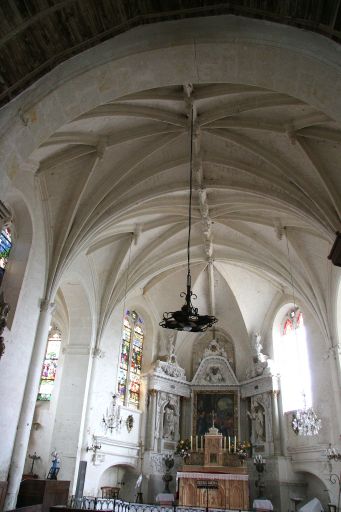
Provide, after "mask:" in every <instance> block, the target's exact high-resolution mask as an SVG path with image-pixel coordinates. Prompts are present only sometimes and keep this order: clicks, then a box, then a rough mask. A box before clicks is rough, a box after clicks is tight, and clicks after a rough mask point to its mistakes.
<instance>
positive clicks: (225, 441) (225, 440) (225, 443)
mask: <svg viewBox="0 0 341 512" xmlns="http://www.w3.org/2000/svg"><path fill="white" fill-rule="evenodd" d="M224 451H226V437H225V436H224Z"/></svg>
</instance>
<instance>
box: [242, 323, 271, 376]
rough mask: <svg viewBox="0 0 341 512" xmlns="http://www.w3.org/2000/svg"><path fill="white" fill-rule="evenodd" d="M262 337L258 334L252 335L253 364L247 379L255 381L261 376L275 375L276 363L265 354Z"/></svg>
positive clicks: (247, 371)
mask: <svg viewBox="0 0 341 512" xmlns="http://www.w3.org/2000/svg"><path fill="white" fill-rule="evenodd" d="M261 340H262V338H261V336H260V334H258V333H255V334H253V335H252V340H251V344H252V361H253V364H252V366H251V367H250V368H248V369H247V370H246V378H247V379H253V378H254V377H260V376H261V375H273V373H274V363H273V361H272V359H270V358H269V356H267V355H266V354H263V352H262V349H263V346H262V344H261Z"/></svg>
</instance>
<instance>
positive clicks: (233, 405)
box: [193, 391, 238, 436]
mask: <svg viewBox="0 0 341 512" xmlns="http://www.w3.org/2000/svg"><path fill="white" fill-rule="evenodd" d="M193 405H194V417H193V420H194V421H193V434H194V435H196V436H204V435H205V434H207V432H208V430H209V428H210V427H212V412H214V423H215V426H216V427H217V429H218V430H219V432H220V433H221V434H222V435H223V436H235V435H237V434H238V400H237V393H236V392H234V391H225V392H220V391H217V392H212V391H197V392H195V393H194V404H193Z"/></svg>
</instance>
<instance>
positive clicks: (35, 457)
mask: <svg viewBox="0 0 341 512" xmlns="http://www.w3.org/2000/svg"><path fill="white" fill-rule="evenodd" d="M28 458H29V459H32V466H31V471H30V475H33V468H34V463H35V461H36V460H38V459H40V457H39V455H37V452H34V454H33V455H29V456H28Z"/></svg>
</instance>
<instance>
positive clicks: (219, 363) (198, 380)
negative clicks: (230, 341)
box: [192, 354, 239, 386]
mask: <svg viewBox="0 0 341 512" xmlns="http://www.w3.org/2000/svg"><path fill="white" fill-rule="evenodd" d="M238 384H239V383H238V380H237V377H236V376H235V373H234V371H233V370H232V368H231V366H230V364H229V362H228V361H227V360H226V359H225V358H224V357H222V356H220V355H212V354H211V356H210V357H206V358H204V359H203V360H202V361H201V363H200V366H199V368H198V370H197V372H196V374H195V376H194V378H193V381H192V385H201V386H207V385H211V386H219V385H228V386H235V385H238Z"/></svg>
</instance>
